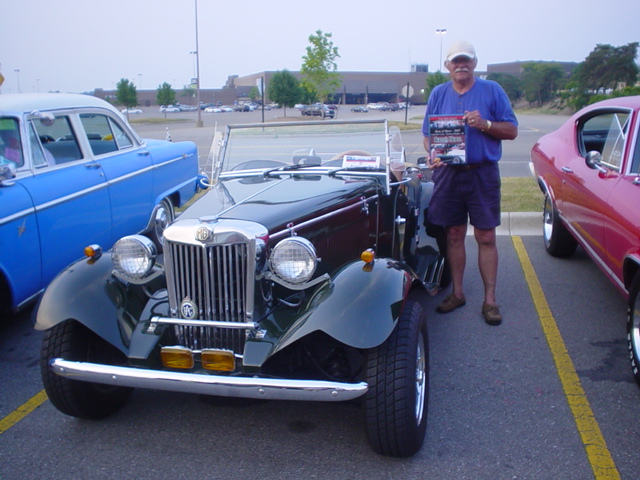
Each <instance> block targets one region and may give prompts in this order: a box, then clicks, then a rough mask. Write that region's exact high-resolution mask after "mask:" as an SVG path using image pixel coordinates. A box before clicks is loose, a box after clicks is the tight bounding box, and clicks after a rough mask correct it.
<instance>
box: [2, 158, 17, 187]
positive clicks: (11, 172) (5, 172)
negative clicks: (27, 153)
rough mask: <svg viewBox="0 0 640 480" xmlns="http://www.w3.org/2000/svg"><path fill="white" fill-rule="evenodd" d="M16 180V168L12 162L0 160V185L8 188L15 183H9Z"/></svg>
mask: <svg viewBox="0 0 640 480" xmlns="http://www.w3.org/2000/svg"><path fill="white" fill-rule="evenodd" d="M14 178H16V166H15V164H14V163H13V162H10V161H2V160H0V185H1V186H3V187H10V186H11V185H13V184H14V183H15V182H13V181H11V180H13V179H14Z"/></svg>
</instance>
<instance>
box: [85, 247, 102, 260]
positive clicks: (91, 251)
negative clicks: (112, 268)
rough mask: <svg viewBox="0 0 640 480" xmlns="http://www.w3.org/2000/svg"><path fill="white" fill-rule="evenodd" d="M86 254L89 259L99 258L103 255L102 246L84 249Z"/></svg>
mask: <svg viewBox="0 0 640 480" xmlns="http://www.w3.org/2000/svg"><path fill="white" fill-rule="evenodd" d="M84 254H85V256H87V257H89V258H98V257H100V255H102V247H101V246H100V245H96V244H93V245H87V246H86V247H84Z"/></svg>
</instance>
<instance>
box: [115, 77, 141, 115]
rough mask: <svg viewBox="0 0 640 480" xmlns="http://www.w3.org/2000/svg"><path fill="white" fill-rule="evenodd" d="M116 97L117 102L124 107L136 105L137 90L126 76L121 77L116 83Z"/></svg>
mask: <svg viewBox="0 0 640 480" xmlns="http://www.w3.org/2000/svg"><path fill="white" fill-rule="evenodd" d="M116 99H117V100H118V103H120V104H121V105H124V106H125V107H126V108H133V107H135V106H137V105H138V91H137V90H136V86H135V85H134V84H133V82H130V81H129V80H127V79H126V78H121V79H120V81H119V82H118V83H117V84H116Z"/></svg>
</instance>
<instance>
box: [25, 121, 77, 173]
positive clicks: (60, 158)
mask: <svg viewBox="0 0 640 480" xmlns="http://www.w3.org/2000/svg"><path fill="white" fill-rule="evenodd" d="M33 125H34V127H35V129H36V132H37V134H38V138H40V139H41V141H42V142H46V143H43V146H44V148H46V149H47V150H48V151H49V153H51V155H52V156H53V158H54V159H55V163H56V164H59V163H67V162H73V161H75V160H80V159H81V158H82V151H81V150H80V146H79V145H78V140H77V138H76V135H75V133H74V131H73V129H72V128H71V123H70V121H69V117H67V116H66V115H63V116H59V117H56V118H55V120H54V121H52V122H46V123H45V122H35V123H33Z"/></svg>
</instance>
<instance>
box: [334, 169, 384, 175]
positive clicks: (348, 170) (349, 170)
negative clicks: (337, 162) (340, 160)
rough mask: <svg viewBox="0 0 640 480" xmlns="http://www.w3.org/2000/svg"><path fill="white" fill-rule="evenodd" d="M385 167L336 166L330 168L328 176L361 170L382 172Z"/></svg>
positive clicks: (364, 171) (363, 171)
mask: <svg viewBox="0 0 640 480" xmlns="http://www.w3.org/2000/svg"><path fill="white" fill-rule="evenodd" d="M384 171H385V169H384V168H382V167H380V168H371V167H369V168H365V167H338V168H334V169H333V170H331V171H330V172H329V176H330V177H334V176H336V175H341V174H342V173H344V172H362V173H367V172H384Z"/></svg>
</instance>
